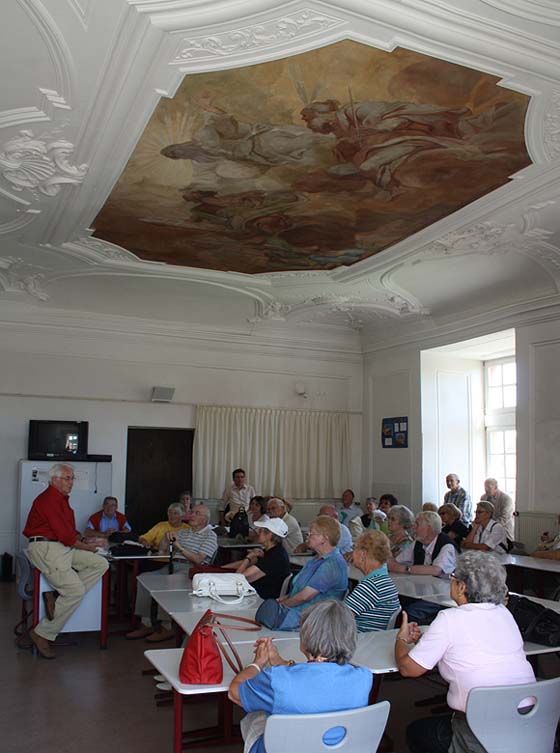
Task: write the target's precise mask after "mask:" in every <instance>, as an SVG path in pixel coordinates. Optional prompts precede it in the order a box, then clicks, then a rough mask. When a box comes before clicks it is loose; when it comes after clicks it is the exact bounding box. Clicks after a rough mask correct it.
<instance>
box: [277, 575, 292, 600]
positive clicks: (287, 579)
mask: <svg viewBox="0 0 560 753" xmlns="http://www.w3.org/2000/svg"><path fill="white" fill-rule="evenodd" d="M293 577H294V574H293V573H290V574H289V575H286V577H285V578H284V580H283V582H282V588H281V589H280V596H287V595H288V591H289V590H290V583H291V581H292V578H293Z"/></svg>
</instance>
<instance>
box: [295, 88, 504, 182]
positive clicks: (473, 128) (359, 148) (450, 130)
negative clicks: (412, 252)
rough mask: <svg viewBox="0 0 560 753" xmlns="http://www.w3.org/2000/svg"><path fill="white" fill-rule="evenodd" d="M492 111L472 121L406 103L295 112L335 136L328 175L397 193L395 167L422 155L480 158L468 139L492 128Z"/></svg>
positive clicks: (317, 105)
mask: <svg viewBox="0 0 560 753" xmlns="http://www.w3.org/2000/svg"><path fill="white" fill-rule="evenodd" d="M494 116H495V113H494V112H489V113H485V117H484V118H483V119H482V118H474V117H473V115H472V112H471V111H470V110H469V109H468V108H467V107H439V106H437V105H429V104H423V105H419V104H414V103H411V102H375V101H366V102H350V104H347V105H341V104H340V103H339V102H338V101H337V100H334V99H327V100H324V101H322V102H312V103H311V104H309V105H307V106H306V107H304V108H303V110H302V111H301V117H302V119H303V120H304V121H305V122H306V123H307V127H308V128H309V129H310V130H312V131H314V132H316V133H323V134H329V133H330V134H334V136H335V137H336V139H337V141H336V147H335V155H336V158H337V163H338V164H336V165H335V166H333V167H330V168H329V170H328V172H329V173H330V174H331V175H337V176H346V175H352V174H356V173H361V174H363V175H367V176H368V177H369V178H370V179H371V180H372V181H373V182H374V183H375V184H376V185H377V186H378V187H379V188H382V189H385V190H387V191H389V192H391V193H392V194H393V193H398V192H399V189H400V186H401V183H400V181H399V179H398V177H397V175H396V172H397V170H398V168H399V167H400V166H401V165H402V164H403V163H404V162H406V161H407V160H408V159H410V158H411V157H414V156H416V155H418V154H419V153H420V152H423V151H426V150H440V149H452V150H453V152H454V156H455V158H458V159H481V158H482V157H483V156H484V152H483V151H482V150H481V148H480V146H479V145H477V144H476V143H470V139H471V137H472V136H473V134H476V133H478V132H480V131H481V130H482V129H484V128H488V127H490V126H492V125H493V123H494Z"/></svg>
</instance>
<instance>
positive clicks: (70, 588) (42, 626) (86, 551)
mask: <svg viewBox="0 0 560 753" xmlns="http://www.w3.org/2000/svg"><path fill="white" fill-rule="evenodd" d="M73 485H74V468H73V467H72V466H71V465H68V464H66V463H57V464H56V465H53V467H52V468H51V469H50V471H49V485H48V487H47V488H46V489H45V491H44V492H42V493H41V494H39V496H38V497H37V499H35V501H34V502H33V505H32V506H31V510H30V511H29V515H28V517H27V522H26V524H25V528H24V529H23V535H24V536H27V538H28V539H29V546H28V549H27V555H28V557H29V559H30V560H31V562H32V563H33V564H34V565H35V567H36V568H37V569H38V570H40V571H41V572H42V573H44V575H45V577H46V578H47V579H48V581H49V583H50V585H51V586H52V587H53V588H54V589H56V591H57V592H58V598H56V599H55V594H54V593H53V592H52V591H48V592H46V593H45V594H44V600H45V607H46V613H47V614H46V617H44V618H43V619H42V620H41V621H40V622H39V624H38V625H37V626H36V627H35V628H33V629H32V630H31V631H30V633H29V637H30V638H31V640H32V641H33V643H34V644H35V646H36V648H37V651H38V652H39V654H40V655H41V656H42V657H44V658H45V659H54V658H55V657H56V654H55V652H54V650H53V649H52V647H51V645H50V641H54V640H56V637H57V635H58V634H59V633H60V632H61V631H62V629H63V627H64V625H65V624H66V622H67V621H68V619H69V618H70V617H71V616H72V614H73V613H74V612H75V611H76V609H77V608H78V606H79V605H80V602H81V601H82V599H83V597H84V595H85V593H86V592H87V591H89V589H90V588H91V587H92V586H93V585H94V584H95V583H97V581H98V580H99V579H100V578H101V577H102V575H103V573H104V572H105V571H106V570H107V568H108V566H109V564H108V562H107V560H106V559H104V558H103V557H100V556H99V555H98V554H95V551H96V549H97V547H98V546H103V545H104V543H105V540H104V539H100V540H98V539H96V538H89V539H87V540H86V539H85V538H82V534H81V533H80V532H79V531H77V530H76V521H75V518H74V511H73V510H72V508H71V507H70V503H69V499H68V498H69V495H70V492H71V491H72V487H73Z"/></svg>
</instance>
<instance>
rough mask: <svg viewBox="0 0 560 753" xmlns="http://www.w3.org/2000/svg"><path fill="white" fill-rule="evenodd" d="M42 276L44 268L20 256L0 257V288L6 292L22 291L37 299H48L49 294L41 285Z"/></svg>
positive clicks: (43, 276) (43, 275)
mask: <svg viewBox="0 0 560 753" xmlns="http://www.w3.org/2000/svg"><path fill="white" fill-rule="evenodd" d="M39 270H42V271H39ZM44 278H45V270H44V268H41V267H37V266H35V265H33V264H29V262H27V261H25V259H22V258H20V257H15V256H4V257H0V289H1V290H2V291H4V292H6V293H24V294H27V295H30V296H31V297H32V298H36V299H37V300H39V301H48V300H49V295H48V293H47V292H46V291H45V290H44V289H43V287H42V281H43V280H44Z"/></svg>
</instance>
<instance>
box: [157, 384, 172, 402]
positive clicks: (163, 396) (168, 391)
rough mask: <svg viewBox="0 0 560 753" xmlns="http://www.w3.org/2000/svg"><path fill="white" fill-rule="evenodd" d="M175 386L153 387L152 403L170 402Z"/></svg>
mask: <svg viewBox="0 0 560 753" xmlns="http://www.w3.org/2000/svg"><path fill="white" fill-rule="evenodd" d="M174 394H175V387H152V403H170V402H171V401H172V400H173V395H174Z"/></svg>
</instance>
